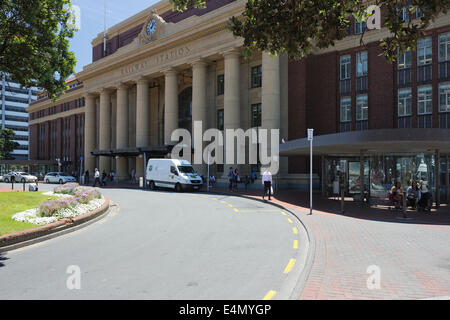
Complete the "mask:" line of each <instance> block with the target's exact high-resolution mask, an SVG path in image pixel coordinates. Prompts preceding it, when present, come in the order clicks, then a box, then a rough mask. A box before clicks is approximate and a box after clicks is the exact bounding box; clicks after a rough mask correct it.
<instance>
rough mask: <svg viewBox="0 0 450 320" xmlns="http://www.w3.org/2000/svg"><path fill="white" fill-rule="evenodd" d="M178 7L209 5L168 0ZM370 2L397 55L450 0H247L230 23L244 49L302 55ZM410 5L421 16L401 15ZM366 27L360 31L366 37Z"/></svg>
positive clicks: (326, 41)
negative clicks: (379, 14)
mask: <svg viewBox="0 0 450 320" xmlns="http://www.w3.org/2000/svg"><path fill="white" fill-rule="evenodd" d="M170 1H171V2H172V4H173V7H174V10H178V11H183V10H187V9H188V8H191V7H195V8H205V7H206V6H207V1H205V0H170ZM369 4H374V5H377V6H378V7H379V8H380V10H381V12H383V20H382V21H381V26H382V27H385V28H387V29H388V30H389V31H390V33H391V34H390V36H389V37H387V38H385V39H382V40H381V43H380V45H381V46H382V48H383V53H384V56H385V57H386V59H387V60H389V61H395V60H396V57H397V52H398V50H399V49H400V51H401V52H404V51H405V50H407V49H409V48H411V47H413V46H414V45H415V44H416V41H417V40H418V39H419V38H420V37H421V36H423V34H424V31H425V30H426V29H427V28H428V27H429V26H430V23H431V22H433V21H434V20H435V19H436V17H437V16H438V15H439V14H441V13H445V14H446V13H447V8H448V7H449V5H450V0H396V1H392V0H375V1H363V0H247V4H246V8H245V10H244V12H243V14H242V17H232V18H231V19H230V21H229V28H230V30H231V31H232V32H233V34H234V35H235V36H239V37H242V38H244V48H245V49H246V51H251V50H253V49H258V50H261V51H266V52H270V53H272V54H280V53H287V54H288V55H289V56H290V57H291V58H303V57H306V56H308V55H309V54H310V52H311V50H313V49H314V48H319V49H323V48H327V47H330V46H332V45H334V43H335V42H336V41H338V40H342V39H343V38H344V37H345V36H346V35H347V30H348V28H349V27H350V24H351V18H352V17H353V18H355V19H356V20H357V21H362V20H364V19H367V18H368V17H369V16H370V15H371V14H372V13H367V7H368V5H369ZM402 10H406V12H408V13H409V17H414V15H412V14H413V13H414V12H416V10H419V11H418V12H421V13H422V15H421V18H419V19H407V20H408V21H403V20H401V19H400V18H399V13H400V12H401V11H402ZM363 37H364V33H363V35H362V36H361V40H362V42H363Z"/></svg>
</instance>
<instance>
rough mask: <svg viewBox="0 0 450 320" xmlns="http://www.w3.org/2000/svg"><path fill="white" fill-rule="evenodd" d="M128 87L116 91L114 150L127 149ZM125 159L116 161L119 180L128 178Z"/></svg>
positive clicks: (122, 85)
mask: <svg viewBox="0 0 450 320" xmlns="http://www.w3.org/2000/svg"><path fill="white" fill-rule="evenodd" d="M128 90H129V88H128V86H126V85H124V84H121V85H120V86H119V87H118V89H117V123H116V130H117V131H116V132H117V136H116V149H126V148H128V112H129V111H128ZM127 163H128V161H127V158H124V157H120V158H119V159H117V160H116V168H117V172H116V177H117V179H118V180H119V181H120V180H125V179H127V178H128V168H127V167H128V165H127Z"/></svg>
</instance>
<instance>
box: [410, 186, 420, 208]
mask: <svg viewBox="0 0 450 320" xmlns="http://www.w3.org/2000/svg"><path fill="white" fill-rule="evenodd" d="M420 196H421V194H420V190H419V187H418V186H417V182H416V181H413V182H412V184H411V186H410V187H409V188H408V191H407V197H408V198H407V199H408V204H407V206H408V207H412V208H413V209H416V208H417V203H418V202H419V200H420Z"/></svg>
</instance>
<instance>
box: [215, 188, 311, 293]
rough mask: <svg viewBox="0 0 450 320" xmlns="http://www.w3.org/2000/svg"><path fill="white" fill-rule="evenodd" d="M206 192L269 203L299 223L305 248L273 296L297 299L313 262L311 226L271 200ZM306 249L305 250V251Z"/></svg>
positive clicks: (301, 241)
mask: <svg viewBox="0 0 450 320" xmlns="http://www.w3.org/2000/svg"><path fill="white" fill-rule="evenodd" d="M207 194H215V195H222V196H236V197H240V198H244V199H248V200H253V201H258V202H261V203H264V204H269V205H271V206H274V207H276V208H278V209H280V210H282V211H285V212H286V213H287V214H289V215H290V216H292V217H293V218H294V219H295V221H296V222H297V225H299V226H300V227H301V228H302V229H301V230H303V231H304V232H299V235H300V237H301V238H300V243H305V244H306V246H305V250H298V255H297V261H296V264H295V267H294V270H293V271H292V272H291V273H290V274H289V276H288V279H287V281H286V282H285V284H284V285H283V286H282V288H281V289H280V291H279V292H278V294H277V295H276V297H275V300H298V299H299V298H300V297H301V295H302V293H303V290H304V288H305V285H306V282H307V280H308V277H309V274H310V272H311V269H312V266H313V264H314V257H315V252H316V241H315V239H314V234H313V232H312V230H311V228H310V227H309V226H308V225H307V224H306V223H305V222H304V221H303V220H302V219H301V218H300V217H299V216H298V215H297V214H295V213H294V212H292V211H291V209H289V208H286V207H285V206H283V205H280V204H278V203H273V202H269V201H268V202H266V201H264V200H261V199H257V198H254V197H251V196H246V195H241V194H234V193H233V194H231V193H224V192H215V191H211V192H208V193H207ZM305 251H306V252H305Z"/></svg>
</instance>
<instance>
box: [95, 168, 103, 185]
mask: <svg viewBox="0 0 450 320" xmlns="http://www.w3.org/2000/svg"><path fill="white" fill-rule="evenodd" d="M97 183H98V184H99V186H101V185H102V183H101V182H100V171H98V169H97V168H95V173H94V188H95V187H96V186H97Z"/></svg>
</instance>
